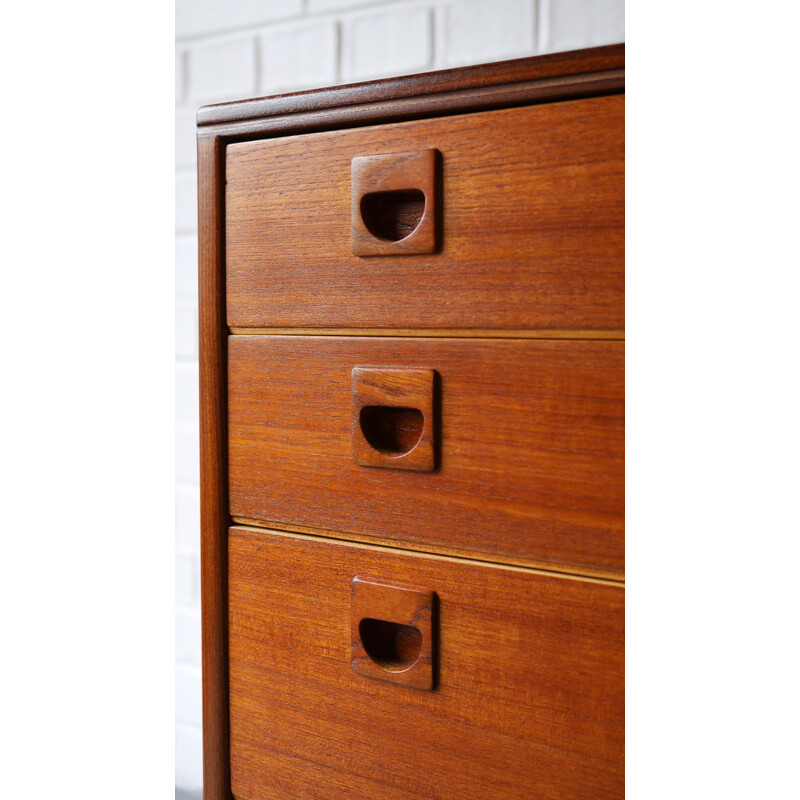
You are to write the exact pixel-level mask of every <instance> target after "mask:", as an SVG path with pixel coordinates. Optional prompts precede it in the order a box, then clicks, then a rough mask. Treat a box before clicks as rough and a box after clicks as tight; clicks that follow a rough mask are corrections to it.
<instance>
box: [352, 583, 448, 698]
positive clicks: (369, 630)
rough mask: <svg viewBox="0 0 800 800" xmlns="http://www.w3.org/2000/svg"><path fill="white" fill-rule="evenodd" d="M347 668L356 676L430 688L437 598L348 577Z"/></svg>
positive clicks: (393, 586)
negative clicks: (350, 590) (348, 651)
mask: <svg viewBox="0 0 800 800" xmlns="http://www.w3.org/2000/svg"><path fill="white" fill-rule="evenodd" d="M351 600H352V602H351V626H350V635H351V641H350V647H351V660H350V663H351V666H352V668H353V671H354V672H356V673H358V674H359V675H364V676H365V677H368V678H376V679H377V680H382V681H389V682H390V683H399V684H401V685H402V686H412V687H414V688H416V689H433V686H434V633H435V605H436V595H435V594H434V592H431V591H429V590H426V589H416V588H412V587H408V586H396V585H393V584H391V583H382V582H380V581H373V580H368V579H366V578H359V577H356V578H353V583H352V595H351Z"/></svg>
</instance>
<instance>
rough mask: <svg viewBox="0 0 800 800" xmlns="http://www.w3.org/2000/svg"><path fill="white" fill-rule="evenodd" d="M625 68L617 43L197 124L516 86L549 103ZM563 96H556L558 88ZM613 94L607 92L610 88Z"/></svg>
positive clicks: (247, 110) (236, 109)
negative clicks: (535, 88) (537, 91)
mask: <svg viewBox="0 0 800 800" xmlns="http://www.w3.org/2000/svg"><path fill="white" fill-rule="evenodd" d="M624 67H625V45H624V44H615V45H609V46H606V47H594V48H588V49H584V50H573V51H570V52H566V53H553V54H549V55H545V56H534V57H532V58H520V59H514V60H512V61H500V62H495V63H492V64H481V65H478V66H471V67H462V68H459V69H449V70H443V71H437V72H426V73H423V74H419V75H406V76H402V77H399V78H387V79H384V80H378V81H368V82H364V83H355V84H350V85H347V86H334V87H330V88H325V89H315V90H311V91H305V92H293V93H291V94H284V95H278V96H275V97H262V98H257V99H253V100H240V101H237V102H234V103H218V104H215V105H210V106H204V107H203V108H201V109H199V111H198V112H197V124H198V125H199V126H205V125H232V124H235V123H251V124H253V123H257V122H259V121H260V120H263V119H269V118H281V119H285V118H287V117H289V118H291V117H298V116H307V115H309V114H313V113H315V112H316V113H319V112H323V113H327V114H328V116H329V117H331V116H333V112H335V111H336V110H343V109H346V108H348V107H356V108H359V109H362V108H363V107H364V106H370V105H371V106H377V107H384V108H385V107H386V105H387V104H392V103H394V104H401V103H402V104H403V107H405V108H408V107H409V104H410V102H413V101H414V100H418V101H419V100H423V101H424V100H426V99H429V98H432V97H437V96H438V97H443V98H445V99H446V100H447V101H448V102H449V103H450V104H451V105H452V104H453V102H454V99H455V98H454V97H453V96H454V95H456V96H458V95H459V94H460V95H463V94H466V93H469V92H473V93H477V92H481V91H482V90H484V91H485V90H489V91H493V92H497V89H498V87H499V86H504V85H506V86H513V85H514V84H521V83H525V84H537V83H538V84H540V85H541V87H542V90H543V91H544V92H548V90H549V93H548V94H547V97H548V98H549V99H557V98H558V97H559V96H560V97H564V96H573V95H572V93H574V92H576V91H581V90H583V91H586V88H585V84H586V83H587V82H597V81H598V80H602V78H601V77H600V76H605V75H608V74H609V73H610V74H615V73H618V72H619V71H620V70H623V69H624ZM554 85H555V86H557V87H558V89H559V91H560V93H561V94H560V95H556V96H555V97H553V95H552V90H553V87H554ZM605 90H606V91H608V87H606V89H605Z"/></svg>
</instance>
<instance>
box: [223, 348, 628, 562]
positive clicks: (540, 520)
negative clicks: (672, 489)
mask: <svg viewBox="0 0 800 800" xmlns="http://www.w3.org/2000/svg"><path fill="white" fill-rule="evenodd" d="M228 353H229V358H228V424H229V478H230V508H231V514H232V515H233V516H234V517H237V518H245V519H250V520H261V521H263V522H264V523H268V524H269V525H270V527H283V526H284V525H285V524H287V523H288V524H290V525H291V524H294V525H299V526H303V527H304V528H317V529H320V530H325V529H329V530H338V531H340V532H341V534H340V535H346V534H348V533H355V534H358V535H360V536H361V537H362V538H363V537H366V538H368V539H371V540H373V541H379V542H391V543H392V544H394V545H396V546H404V545H407V544H411V543H416V544H417V545H418V546H422V547H423V548H424V549H426V550H429V551H432V552H436V551H437V548H439V547H444V548H446V549H447V550H450V551H452V550H453V549H457V550H460V551H462V552H465V553H468V554H470V555H478V556H479V557H488V558H491V559H493V560H500V561H502V560H504V559H507V558H510V559H511V560H512V563H528V564H532V565H549V566H550V567H551V568H555V569H560V570H568V571H583V572H586V571H589V572H594V573H597V572H600V573H604V574H605V573H612V574H616V576H617V577H620V576H621V573H622V569H623V557H624V552H623V515H624V495H623V476H624V459H623V454H624V427H623V426H624V399H623V394H624V344H623V343H622V342H602V341H600V342H597V341H585V342H561V341H530V340H491V341H487V340H481V339H398V338H394V339H381V338H377V337H352V338H348V337H312V336H292V337H289V336H275V337H271V336H231V337H230V338H229V342H228ZM362 365H369V366H371V367H385V368H391V367H395V368H397V367H405V368H415V367H416V368H422V369H426V368H427V369H434V370H435V371H436V372H437V373H438V376H439V383H440V388H439V392H440V410H439V439H440V441H439V453H438V459H437V463H438V467H437V469H436V470H435V471H433V472H410V471H403V470H393V469H376V468H372V467H368V466H361V465H359V464H357V463H355V462H354V460H353V455H352V444H351V442H352V434H351V427H352V410H351V373H352V370H353V368H354V367H357V366H362Z"/></svg>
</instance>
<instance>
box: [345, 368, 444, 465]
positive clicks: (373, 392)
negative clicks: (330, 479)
mask: <svg viewBox="0 0 800 800" xmlns="http://www.w3.org/2000/svg"><path fill="white" fill-rule="evenodd" d="M435 379H436V372H435V371H434V370H432V369H416V368H411V369H402V368H386V367H355V368H354V369H353V372H352V375H351V394H352V439H353V460H354V461H355V462H356V464H360V465H361V466H364V467H386V468H389V469H408V470H415V471H417V472H430V471H432V470H433V469H434V468H435V466H436V463H435V462H436V455H435V447H434V440H435V435H436V420H435V417H434V387H435Z"/></svg>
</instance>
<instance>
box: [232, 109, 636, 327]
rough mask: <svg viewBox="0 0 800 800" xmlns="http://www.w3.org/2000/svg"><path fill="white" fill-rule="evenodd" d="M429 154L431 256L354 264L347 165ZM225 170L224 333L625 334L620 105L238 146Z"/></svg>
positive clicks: (410, 165)
mask: <svg viewBox="0 0 800 800" xmlns="http://www.w3.org/2000/svg"><path fill="white" fill-rule="evenodd" d="M432 149H433V150H438V151H439V154H440V156H439V163H438V165H437V167H436V170H438V173H437V175H436V181H435V184H436V186H437V187H438V194H439V198H438V202H437V203H436V206H437V207H436V208H435V209H432V211H433V212H434V213H435V217H436V218H435V225H436V228H437V229H438V231H439V233H438V246H437V252H434V253H430V252H429V253H419V252H417V253H414V252H411V253H408V252H406V253H403V254H401V255H391V254H383V255H373V256H363V255H355V254H354V252H353V247H354V244H353V216H354V213H355V212H354V213H351V169H353V159H354V158H363V157H368V156H379V155H387V154H396V153H424V152H425V151H427V150H432ZM423 161H424V159H423ZM415 164H418V162H417V161H413V160H412V161H408V162H407V163H406V164H405V166H404V168H403V169H404V170H405V171H406V174H408V175H409V176H411V177H409V181H410V182H414V181H422V182H424V180H425V179H426V178H425V175H424V169H423V172H422V173H420V174H417V173H419V172H420V171H419V169H417V167H416V166H414V165H415ZM370 168H371V169H372V167H370ZM225 170H226V189H225V220H226V222H225V225H226V230H225V248H226V274H227V314H228V324H229V326H231V327H233V328H248V327H262V326H266V327H315V328H319V327H379V328H380V327H386V328H400V329H407V328H417V327H422V328H436V329H441V328H458V329H462V328H512V329H515V328H521V329H522V328H546V329H550V328H559V329H592V330H605V329H621V328H622V327H623V325H624V317H623V314H624V307H623V306H624V302H623V293H624V275H623V259H624V97H623V96H622V95H617V96H611V97H599V98H593V99H587V100H576V101H571V102H564V103H554V104H549V105H548V104H545V105H538V106H530V107H523V108H517V109H509V110H500V111H490V112H484V113H477V114H466V115H462V116H454V117H443V118H438V119H429V120H421V121H414V122H406V123H401V124H395V125H384V126H374V127H367V128H360V129H355V130H349V131H335V132H325V133H317V134H309V135H303V136H289V137H283V138H277V139H271V140H264V141H253V142H241V143H236V144H231V145H229V146H228V148H227V154H226V162H225ZM372 174H373V175H374V174H376V173H374V170H373V173H372ZM367 177H369V176H367ZM395 178H396V176H395ZM395 178H393V181H394V182H393V183H392V184H391V185H392V186H393V187H395V186H400V183H402V181H401V182H400V183H398V182H397V180H396V179H395ZM386 185H389V184H386ZM406 188H408V189H421V188H422V187H421V186H420V187H417V186H416V184H415V185H414V186H408V187H406ZM426 196H427V194H426ZM397 213H400V212H397ZM431 230H432V229H431ZM419 235H420V237H421V239H420V242H417V243H415V245H416V244H422V245H423V249H425V247H424V245H425V243H426V242H427V241H428V239H427V234H426V235H425V236H423V235H422V232H420V234H419ZM423 239H424V240H425V241H422V240H423ZM409 241H411V239H410V238H409ZM357 249H358V248H357ZM409 249H410V250H414V249H415V248H414V247H411V248H409Z"/></svg>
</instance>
